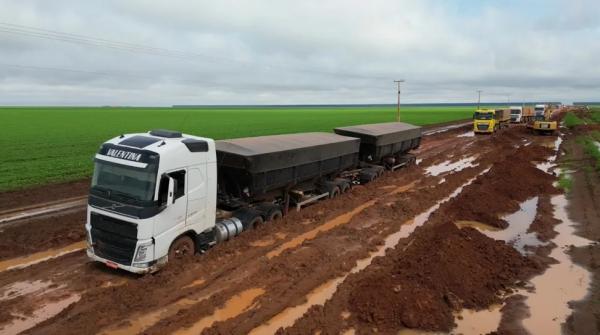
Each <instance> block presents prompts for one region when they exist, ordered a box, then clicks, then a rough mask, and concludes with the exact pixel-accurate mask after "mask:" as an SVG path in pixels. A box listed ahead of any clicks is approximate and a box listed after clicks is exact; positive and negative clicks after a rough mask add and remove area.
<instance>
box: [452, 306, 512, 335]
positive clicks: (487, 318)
mask: <svg viewBox="0 0 600 335" xmlns="http://www.w3.org/2000/svg"><path fill="white" fill-rule="evenodd" d="M501 308H502V305H492V306H490V307H489V308H488V309H483V310H479V311H476V310H472V309H463V310H462V311H461V312H460V313H459V314H457V315H456V318H455V322H456V328H454V329H453V330H452V333H453V334H489V333H491V332H493V331H495V330H496V329H497V328H498V325H499V324H500V319H502V312H501V311H500V309H501Z"/></svg>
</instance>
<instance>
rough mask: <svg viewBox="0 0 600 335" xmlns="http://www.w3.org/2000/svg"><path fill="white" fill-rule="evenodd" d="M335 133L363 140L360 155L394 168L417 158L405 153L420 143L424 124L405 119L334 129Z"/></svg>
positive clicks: (367, 159)
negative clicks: (419, 125) (420, 125)
mask: <svg viewBox="0 0 600 335" xmlns="http://www.w3.org/2000/svg"><path fill="white" fill-rule="evenodd" d="M334 131H335V133H336V134H339V135H344V136H352V137H356V138H359V139H360V151H359V157H360V160H361V161H362V162H366V163H371V164H372V163H374V164H380V165H383V166H385V167H386V168H387V169H389V170H395V169H397V168H399V167H401V166H404V165H405V164H407V163H410V162H411V161H412V160H413V159H414V157H406V154H407V153H408V152H409V151H411V150H415V149H417V148H418V147H419V145H420V144H421V127H418V126H414V125H411V124H408V123H402V122H388V123H376V124H367V125H358V126H349V127H339V128H335V129H334Z"/></svg>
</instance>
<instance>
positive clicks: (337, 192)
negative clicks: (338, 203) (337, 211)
mask: <svg viewBox="0 0 600 335" xmlns="http://www.w3.org/2000/svg"><path fill="white" fill-rule="evenodd" d="M340 193H341V191H340V188H339V187H338V186H334V187H332V188H331V190H330V191H329V199H333V198H336V197H337V196H338V195H340Z"/></svg>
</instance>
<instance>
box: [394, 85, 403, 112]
mask: <svg viewBox="0 0 600 335" xmlns="http://www.w3.org/2000/svg"><path fill="white" fill-rule="evenodd" d="M394 82H395V83H397V84H398V110H397V111H396V122H400V84H401V83H403V82H404V79H401V80H394Z"/></svg>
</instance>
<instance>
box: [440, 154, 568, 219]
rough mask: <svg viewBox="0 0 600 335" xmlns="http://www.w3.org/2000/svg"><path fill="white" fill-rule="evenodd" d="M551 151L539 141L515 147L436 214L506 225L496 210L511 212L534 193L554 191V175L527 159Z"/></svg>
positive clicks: (532, 158)
mask: <svg viewBox="0 0 600 335" xmlns="http://www.w3.org/2000/svg"><path fill="white" fill-rule="evenodd" d="M551 154H553V151H552V150H551V149H548V148H545V147H543V146H539V145H529V146H525V147H521V148H519V149H518V150H517V151H516V152H515V153H514V154H513V155H510V156H509V158H508V159H505V160H503V161H500V162H497V163H495V164H494V165H493V166H492V168H491V169H490V171H489V172H488V173H487V174H486V175H485V176H482V177H481V178H478V179H477V180H476V181H475V182H473V184H471V185H469V186H467V187H466V188H465V190H464V191H463V192H462V193H461V194H460V195H458V197H457V198H456V201H452V202H451V203H448V204H447V205H446V206H443V207H445V208H443V209H444V210H442V211H439V212H438V214H439V215H438V216H439V217H441V218H443V220H445V221H451V222H452V221H458V220H469V221H478V222H483V223H486V224H488V225H491V226H495V227H499V228H506V227H507V225H508V223H507V222H506V221H504V220H502V219H501V218H500V217H499V214H503V213H510V212H514V211H516V210H518V209H519V204H520V203H521V202H523V201H525V200H527V199H529V198H531V197H533V196H535V195H538V194H558V193H559V192H558V190H557V189H556V188H554V187H553V186H552V182H553V181H554V180H556V177H554V176H551V175H549V174H547V173H545V172H543V171H541V170H540V169H538V168H536V167H535V166H534V165H533V163H531V162H530V160H534V161H543V160H544V159H545V157H547V156H550V155H551Z"/></svg>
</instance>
